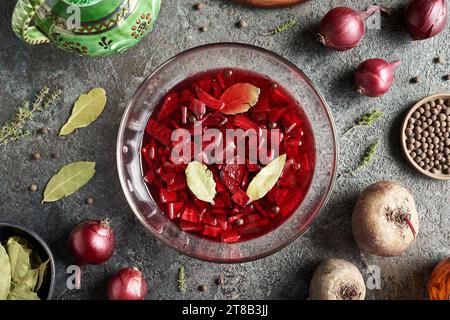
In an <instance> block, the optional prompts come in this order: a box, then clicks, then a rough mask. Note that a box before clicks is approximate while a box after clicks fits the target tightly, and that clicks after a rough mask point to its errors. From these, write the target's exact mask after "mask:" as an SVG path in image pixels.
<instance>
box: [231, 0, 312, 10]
mask: <svg viewBox="0 0 450 320" xmlns="http://www.w3.org/2000/svg"><path fill="white" fill-rule="evenodd" d="M233 1H234V2H237V3H239V4H242V5H244V6H250V7H256V8H277V7H288V6H293V5H296V4H300V3H302V2H306V1H308V0H233Z"/></svg>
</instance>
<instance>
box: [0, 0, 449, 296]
mask: <svg viewBox="0 0 450 320" xmlns="http://www.w3.org/2000/svg"><path fill="white" fill-rule="evenodd" d="M5 2H6V3H5ZM195 2H196V1H192V0H164V1H163V7H162V11H161V13H160V17H159V20H158V21H157V23H156V29H155V30H154V32H152V33H151V34H150V36H149V37H147V38H146V39H145V40H144V41H142V42H141V44H140V45H138V46H137V47H135V48H133V49H131V50H130V51H128V52H126V53H125V54H122V55H119V56H113V57H108V58H103V59H95V58H83V57H77V56H74V55H70V54H67V53H65V52H63V51H60V50H58V49H56V48H54V47H52V46H50V45H48V46H40V47H30V46H27V45H24V44H22V43H21V42H20V41H18V40H16V39H15V37H14V36H13V34H12V32H11V30H10V27H9V25H10V15H11V12H12V9H13V6H14V3H15V1H13V0H7V1H2V4H0V40H1V41H0V92H1V94H0V106H1V107H0V122H1V123H3V122H4V121H6V120H7V119H9V118H10V117H12V116H13V114H14V111H15V110H16V108H17V106H18V105H20V103H21V101H22V100H23V99H28V98H31V97H32V94H33V93H34V92H35V91H37V90H38V89H39V88H41V87H42V86H44V85H49V86H51V87H53V88H61V89H62V90H63V91H64V98H63V101H62V102H61V103H60V104H59V105H58V106H57V107H54V108H52V109H51V110H49V111H46V112H45V113H43V114H41V115H39V116H38V117H37V118H36V119H35V122H33V123H32V124H31V126H30V129H32V130H33V131H35V130H36V129H37V128H39V127H41V126H44V125H45V126H48V127H49V128H50V130H51V131H50V134H48V135H46V136H40V135H33V136H32V137H30V138H26V139H24V140H22V141H20V142H18V143H14V144H12V145H9V146H7V147H0V221H1V222H12V223H16V224H19V225H24V226H27V227H29V228H31V229H33V230H35V231H36V232H37V233H39V234H40V235H42V237H43V238H44V239H45V240H46V241H47V242H48V243H49V245H50V246H51V247H52V249H53V251H54V254H55V256H56V260H57V288H56V297H57V298H59V299H104V298H105V289H106V280H107V278H108V277H109V275H111V274H112V273H114V272H115V271H117V270H119V269H120V268H121V267H124V266H128V265H133V266H137V267H138V268H140V269H142V270H143V271H144V273H145V276H146V277H147V279H148V282H149V296H148V298H150V299H184V298H192V299H206V298H209V299H222V298H224V299H264V298H268V299H288V298H294V299H304V298H306V297H307V288H308V283H309V281H310V279H311V276H312V272H313V271H314V268H315V267H316V266H317V264H318V263H319V262H320V261H321V260H322V259H324V258H328V257H339V258H344V259H348V260H350V261H352V262H354V263H355V264H357V265H358V266H359V267H361V268H363V264H362V262H361V260H360V258H359V255H358V250H357V247H356V245H355V242H354V241H353V238H352V232H351V227H350V218H351V212H352V207H353V205H354V203H355V200H356V198H357V196H358V194H359V192H360V191H361V190H362V189H364V187H366V186H367V185H369V184H370V183H373V182H376V181H379V180H382V179H391V180H394V181H398V182H400V183H401V184H403V185H405V186H406V187H407V188H409V189H410V190H411V192H412V193H413V194H414V195H415V196H416V200H417V205H418V209H419V212H420V214H421V231H420V235H419V238H418V240H417V242H416V243H415V244H414V246H413V247H412V248H410V250H408V251H407V252H406V253H405V254H403V255H402V256H401V257H396V258H378V257H375V256H368V259H369V261H370V262H371V263H374V264H377V265H379V266H380V268H381V272H382V289H381V290H373V291H369V292H368V298H369V299H416V298H418V299H421V298H424V297H425V285H426V281H427V277H428V275H429V273H430V271H431V270H432V268H433V266H434V265H435V263H436V262H437V261H438V260H440V259H441V258H444V257H446V256H449V255H450V246H449V244H450V221H449V218H448V216H449V214H450V188H449V186H450V185H449V182H444V181H435V180H431V179H429V178H426V177H424V176H422V175H420V174H419V173H416V172H415V171H414V170H413V169H412V168H410V167H409V165H408V164H407V163H406V160H405V159H404V158H403V156H402V154H401V149H400V144H399V131H400V123H401V121H402V118H403V116H404V114H405V112H406V111H407V109H408V108H409V106H410V105H411V104H412V103H413V102H414V101H416V100H418V99H419V98H422V97H423V96H426V95H428V94H432V93H439V92H447V91H449V90H448V86H449V83H445V82H444V81H443V80H441V77H442V76H443V75H444V74H446V73H448V72H450V46H449V40H450V31H449V28H447V29H446V31H445V32H443V33H442V34H440V35H439V36H437V37H435V38H434V39H432V40H429V41H424V42H420V43H416V44H411V43H410V42H409V40H408V37H407V35H406V34H405V32H404V31H403V30H402V27H401V23H400V21H401V20H400V12H401V8H402V6H403V5H404V4H405V3H406V1H404V0H403V1H400V0H392V1H390V0H385V1H379V2H380V3H382V4H385V5H391V6H392V7H394V8H396V9H399V10H397V12H398V13H396V14H394V16H393V17H391V18H390V19H389V20H383V21H382V28H381V30H370V31H369V32H368V33H367V35H366V37H365V38H364V40H363V42H362V44H361V45H360V46H359V47H357V48H355V49H353V50H351V51H348V52H343V53H335V52H331V51H328V50H326V49H324V48H321V47H320V46H319V45H318V44H316V43H315V42H314V39H315V33H316V30H317V24H318V23H319V21H320V19H321V17H322V16H323V15H324V14H325V13H326V12H327V11H328V10H329V9H331V8H332V7H335V6H338V5H342V4H345V5H347V6H351V7H354V8H360V9H363V8H365V7H366V6H368V5H370V4H372V3H373V1H368V0H364V1H362V0H353V1H348V0H346V1H342V0H339V1H338V0H336V1H329V0H326V1H324V0H312V1H310V2H308V3H306V4H304V5H301V6H298V7H294V8H288V9H277V10H255V9H248V8H244V7H240V6H238V5H235V4H233V3H231V2H230V1H226V0H211V1H205V3H206V4H207V6H206V8H205V9H204V10H203V11H201V12H198V11H194V10H192V5H193V4H194V3H195ZM290 18H292V19H295V20H296V21H298V25H297V26H296V27H295V28H293V29H292V30H290V31H287V32H285V33H283V34H280V35H277V36H274V37H266V36H261V35H260V32H261V30H264V29H267V28H272V27H274V26H276V25H279V24H280V23H283V22H285V21H286V20H288V19H290ZM239 19H244V20H245V21H247V22H248V24H249V26H248V27H247V28H245V29H237V28H236V27H235V23H236V22H237V21H238V20H239ZM200 26H207V27H208V32H205V33H200V32H199V31H198V28H199V27H200ZM218 41H237V42H244V43H251V44H254V45H257V46H261V47H264V48H267V49H269V50H272V51H274V52H276V53H279V54H281V55H282V56H284V57H286V58H287V59H289V60H291V61H292V62H294V63H295V64H297V65H298V66H299V67H300V68H301V69H302V70H303V71H304V72H305V73H306V74H307V75H309V77H310V78H311V79H312V80H313V82H314V83H316V84H317V86H318V87H319V89H320V90H321V91H322V93H323V94H324V96H325V98H326V99H327V101H328V102H329V104H330V106H331V108H332V110H333V114H334V117H335V120H336V123H337V127H338V130H339V131H340V133H341V132H342V131H343V130H345V128H347V127H348V126H349V125H350V124H351V123H352V121H353V120H354V119H355V118H356V117H358V116H360V115H361V114H363V113H365V112H367V111H369V110H372V109H374V108H379V109H381V110H383V111H384V112H386V114H387V116H386V117H385V118H384V119H383V120H382V121H380V122H379V123H378V124H377V125H376V126H375V127H374V128H373V129H362V130H359V131H358V132H357V133H356V134H355V135H354V136H352V138H351V139H350V140H345V141H341V154H340V156H341V163H340V166H341V169H345V168H349V167H353V166H355V165H356V164H357V162H358V160H359V159H360V155H361V153H362V152H363V149H364V148H365V147H366V146H367V144H368V143H369V142H370V141H372V140H374V139H376V137H379V138H381V140H382V148H381V151H380V153H379V154H378V155H377V157H376V160H375V162H374V164H373V165H372V166H371V167H370V168H367V169H365V170H363V171H361V172H360V173H359V174H358V175H357V176H356V177H353V178H349V179H340V180H338V182H337V184H336V186H335V189H334V192H333V196H332V198H331V200H330V202H329V203H328V205H327V207H326V208H325V209H324V210H323V211H322V213H321V214H320V216H319V218H318V219H317V220H316V222H315V223H314V224H313V226H312V227H311V228H310V229H309V231H308V232H306V234H305V235H304V236H303V237H301V238H300V239H298V240H297V241H296V242H294V243H293V244H291V245H290V246H289V247H288V248H285V249H284V250H282V251H280V252H278V253H277V254H274V255H272V256H270V257H268V258H265V259H261V260H259V261H255V262H251V263H245V264H240V265H237V264H236V265H220V264H213V263H205V262H201V261H197V260H195V259H192V258H188V257H185V256H183V255H181V254H179V253H177V252H176V251H174V250H172V249H170V248H168V247H166V246H165V245H163V244H162V243H160V242H158V241H156V240H155V239H154V238H153V237H152V236H151V235H150V234H148V233H147V231H146V230H145V229H144V227H142V226H141V225H140V223H139V222H138V220H137V219H136V218H135V217H134V215H133V213H132V211H131V209H129V207H128V205H127V203H126V201H125V198H124V196H123V195H122V191H121V187H120V184H119V180H118V178H117V175H116V164H115V139H116V133H117V130H118V126H119V121H120V118H121V115H122V112H123V110H124V108H125V106H126V105H127V103H128V101H129V100H130V99H131V97H132V95H133V93H134V91H135V89H136V87H137V86H138V85H139V84H140V83H141V81H142V80H143V79H144V78H145V77H146V76H147V75H148V74H149V73H150V72H151V71H152V70H153V69H155V68H156V67H157V66H158V65H159V64H161V63H162V62H164V61H165V60H166V59H168V58H170V57H171V56H173V55H174V54H176V53H179V52H181V51H183V50H185V49H188V48H191V47H195V46H197V45H200V44H205V43H210V42H218ZM437 55H441V56H443V57H445V58H446V62H445V63H444V64H441V65H435V64H433V58H434V57H435V56H437ZM370 57H381V58H386V59H388V60H394V59H402V60H403V62H404V63H403V65H402V66H401V67H400V68H399V69H398V70H397V72H396V76H397V77H396V82H395V84H394V86H393V88H392V90H391V91H390V92H389V93H388V94H386V95H385V96H384V97H382V98H378V99H370V98H365V97H359V96H358V95H357V94H355V93H354V89H353V87H352V85H351V72H352V70H354V68H355V66H356V65H357V64H358V63H359V62H361V61H362V60H364V59H366V58H370ZM416 75H419V76H421V78H422V82H421V83H420V84H417V85H412V84H410V83H409V79H410V78H411V77H413V76H416ZM96 86H102V87H104V88H105V89H106V90H107V92H108V97H109V102H108V105H107V108H106V111H105V112H104V113H103V114H102V115H101V117H100V118H99V120H98V121H97V122H95V123H94V124H93V125H91V126H90V127H89V128H87V129H83V130H79V131H78V132H76V133H75V134H72V135H70V136H68V137H66V138H59V137H57V131H58V129H59V128H60V127H61V125H62V124H63V123H64V122H65V121H66V119H67V118H68V116H69V114H70V110H71V108H72V105H73V103H74V101H75V99H76V97H77V96H78V95H79V94H81V93H83V92H86V91H88V90H89V89H91V88H92V87H96ZM35 151H40V152H41V153H42V155H43V159H42V160H40V161H33V160H31V159H30V154H32V153H33V152H35ZM52 152H58V153H59V154H60V155H61V157H60V158H59V159H58V160H52V159H51V158H50V154H51V153H52ZM76 160H91V161H96V162H97V174H96V175H95V178H94V179H93V180H92V181H91V182H90V183H89V184H88V185H87V186H86V187H84V188H83V189H82V190H81V191H79V192H78V193H76V194H74V195H72V196H70V197H68V198H66V199H64V200H61V201H59V202H57V203H54V204H49V205H44V206H42V205H40V199H41V192H42V189H43V187H44V186H45V184H46V182H47V181H48V179H49V178H50V177H51V175H52V174H53V173H54V172H56V171H57V170H58V169H59V168H60V167H61V166H62V165H64V164H66V163H69V162H72V161H76ZM32 183H36V184H37V185H38V186H39V188H40V190H39V191H40V192H36V193H30V192H28V191H27V187H28V186H29V185H30V184H32ZM89 196H93V197H94V198H95V204H94V205H93V206H87V205H86V204H85V199H86V198H87V197H89ZM105 217H109V218H112V220H113V226H114V229H115V233H116V236H117V240H118V241H117V244H118V245H117V250H116V252H115V255H114V257H113V258H112V259H111V260H110V261H109V262H108V263H106V264H104V265H102V266H89V267H88V268H87V269H86V271H85V272H84V274H83V277H82V289H81V290H78V291H70V292H68V291H66V290H65V279H66V275H65V268H66V266H67V265H69V264H71V263H72V260H71V257H70V256H69V254H68V253H67V251H66V241H67V236H68V233H69V232H70V230H71V229H72V228H73V226H75V225H76V224H77V223H78V222H80V221H82V220H84V219H88V218H105ZM182 264H183V265H185V267H186V274H187V278H188V280H187V284H188V291H187V293H185V294H181V293H179V292H178V291H177V283H176V278H177V270H178V267H179V266H180V265H182ZM220 274H222V275H224V276H225V277H226V283H225V285H224V286H222V287H217V286H216V285H214V284H213V281H214V279H215V278H216V277H217V276H218V275H220ZM200 284H208V285H210V290H209V291H208V292H206V293H201V292H199V291H197V286H198V285H200Z"/></svg>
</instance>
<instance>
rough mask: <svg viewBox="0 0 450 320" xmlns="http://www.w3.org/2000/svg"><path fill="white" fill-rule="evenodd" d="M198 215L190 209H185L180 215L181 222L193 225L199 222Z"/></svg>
mask: <svg viewBox="0 0 450 320" xmlns="http://www.w3.org/2000/svg"><path fill="white" fill-rule="evenodd" d="M200 218H201V217H200V213H199V212H198V211H197V210H195V209H194V208H192V207H189V206H187V207H185V208H184V210H183V213H182V214H181V220H184V221H189V222H193V223H199V222H200Z"/></svg>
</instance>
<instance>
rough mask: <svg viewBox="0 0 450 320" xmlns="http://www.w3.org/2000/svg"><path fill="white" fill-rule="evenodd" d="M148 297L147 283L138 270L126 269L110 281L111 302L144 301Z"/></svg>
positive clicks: (109, 296) (109, 294)
mask: <svg viewBox="0 0 450 320" xmlns="http://www.w3.org/2000/svg"><path fill="white" fill-rule="evenodd" d="M146 295H147V282H146V281H145V279H144V277H143V276H142V273H141V272H140V271H139V270H138V269H136V268H130V267H128V268H124V269H122V270H120V271H119V273H117V274H116V275H114V276H113V277H112V278H111V280H110V281H109V285H108V299H109V300H144V299H145V297H146Z"/></svg>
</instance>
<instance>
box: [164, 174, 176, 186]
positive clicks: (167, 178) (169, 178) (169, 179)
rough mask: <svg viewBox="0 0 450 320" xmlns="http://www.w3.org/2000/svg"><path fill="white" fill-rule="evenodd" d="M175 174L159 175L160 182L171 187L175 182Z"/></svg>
mask: <svg viewBox="0 0 450 320" xmlns="http://www.w3.org/2000/svg"><path fill="white" fill-rule="evenodd" d="M175 177H176V174H175V173H174V172H172V173H164V174H162V175H161V179H162V181H164V182H165V183H166V184H167V185H171V184H173V183H174V182H175Z"/></svg>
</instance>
